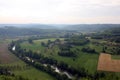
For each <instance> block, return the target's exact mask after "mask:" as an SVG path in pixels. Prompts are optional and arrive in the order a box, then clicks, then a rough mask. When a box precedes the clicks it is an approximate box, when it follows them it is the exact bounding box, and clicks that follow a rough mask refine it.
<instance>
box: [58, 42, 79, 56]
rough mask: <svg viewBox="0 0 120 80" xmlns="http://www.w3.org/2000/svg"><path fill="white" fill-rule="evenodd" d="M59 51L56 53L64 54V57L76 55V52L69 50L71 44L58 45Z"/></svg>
mask: <svg viewBox="0 0 120 80" xmlns="http://www.w3.org/2000/svg"><path fill="white" fill-rule="evenodd" d="M59 48H60V51H59V52H58V55H60V56H65V57H76V56H77V54H76V53H75V52H74V51H72V50H71V48H72V46H70V45H69V44H64V45H59Z"/></svg>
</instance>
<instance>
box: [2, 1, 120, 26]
mask: <svg viewBox="0 0 120 80" xmlns="http://www.w3.org/2000/svg"><path fill="white" fill-rule="evenodd" d="M0 23H52V24H53V23H56V24H57V23H58V24H60V23H62V24H64V23H66V24H68V23H73V24H75V23H82V24H84V23H120V0H0Z"/></svg>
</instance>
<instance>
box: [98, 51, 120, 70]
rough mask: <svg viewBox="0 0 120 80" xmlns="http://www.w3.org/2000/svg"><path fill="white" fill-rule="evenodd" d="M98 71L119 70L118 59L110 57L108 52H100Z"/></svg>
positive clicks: (119, 63) (119, 61)
mask: <svg viewBox="0 0 120 80" xmlns="http://www.w3.org/2000/svg"><path fill="white" fill-rule="evenodd" d="M97 70H98V71H110V72H120V60H114V59H111V55H110V54H106V53H101V54H100V56H99V61H98V67H97Z"/></svg>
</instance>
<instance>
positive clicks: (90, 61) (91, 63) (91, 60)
mask: <svg viewBox="0 0 120 80" xmlns="http://www.w3.org/2000/svg"><path fill="white" fill-rule="evenodd" d="M49 40H51V41H53V40H55V39H49ZM42 41H43V42H47V41H48V39H41V40H34V43H33V44H29V43H28V42H23V43H22V44H21V46H22V48H24V49H30V50H33V51H38V52H39V53H42V54H44V55H45V56H49V57H52V58H54V59H56V60H58V61H63V62H65V63H67V64H69V66H72V67H74V68H76V69H78V70H79V68H81V67H84V68H85V69H86V70H88V72H89V73H91V74H92V73H94V72H95V71H96V69H97V62H98V57H99V54H88V53H84V52H82V51H79V52H77V54H78V56H77V57H76V58H75V61H74V60H73V58H70V57H62V56H59V55H58V54H57V52H58V51H59V48H58V46H57V45H56V46H54V47H53V48H51V49H46V48H45V47H43V46H41V42H42ZM85 46H90V47H92V48H96V49H97V51H98V52H100V51H101V49H102V47H101V46H96V45H92V44H87V45H85ZM85 46H76V47H74V48H78V49H80V50H81V48H83V47H85ZM74 48H72V49H74Z"/></svg>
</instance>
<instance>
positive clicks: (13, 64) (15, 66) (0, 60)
mask: <svg viewBox="0 0 120 80" xmlns="http://www.w3.org/2000/svg"><path fill="white" fill-rule="evenodd" d="M9 42H11V40H4V41H0V66H2V67H4V68H8V69H10V70H11V71H12V72H13V73H14V74H15V75H16V76H22V77H24V78H28V79H29V80H56V79H55V78H54V77H52V76H51V75H49V74H47V73H45V72H42V71H40V70H37V69H35V68H34V67H32V66H29V65H27V64H26V63H25V62H23V61H22V60H20V59H19V58H17V57H16V56H15V55H14V54H12V53H11V52H9V51H8V44H9ZM2 77H3V76H0V80H3V78H2ZM11 78H12V77H11ZM12 79H13V78H12Z"/></svg>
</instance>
